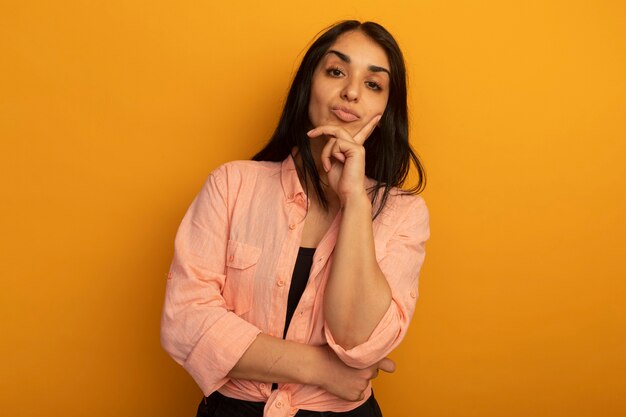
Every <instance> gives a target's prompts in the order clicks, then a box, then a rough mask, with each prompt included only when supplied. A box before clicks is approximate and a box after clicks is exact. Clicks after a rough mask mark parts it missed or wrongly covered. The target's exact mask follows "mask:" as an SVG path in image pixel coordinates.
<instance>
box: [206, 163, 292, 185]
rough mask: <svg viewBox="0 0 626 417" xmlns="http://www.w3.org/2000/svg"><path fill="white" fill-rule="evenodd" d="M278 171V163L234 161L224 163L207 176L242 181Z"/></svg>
mask: <svg viewBox="0 0 626 417" xmlns="http://www.w3.org/2000/svg"><path fill="white" fill-rule="evenodd" d="M277 170H280V162H271V161H252V160H235V161H229V162H225V163H223V164H221V165H219V166H218V167H217V168H215V169H214V170H213V171H211V173H210V174H209V176H212V177H217V178H220V179H228V180H229V181H233V180H238V179H239V180H243V179H250V177H257V176H258V175H261V174H268V173H271V172H272V171H277Z"/></svg>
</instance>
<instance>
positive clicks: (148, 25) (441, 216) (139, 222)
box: [0, 0, 626, 417]
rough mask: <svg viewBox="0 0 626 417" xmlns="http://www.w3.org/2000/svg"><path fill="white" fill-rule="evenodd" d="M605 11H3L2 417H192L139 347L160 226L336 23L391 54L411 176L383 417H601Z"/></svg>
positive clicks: (605, 348)
mask: <svg viewBox="0 0 626 417" xmlns="http://www.w3.org/2000/svg"><path fill="white" fill-rule="evenodd" d="M625 4H626V3H624V2H622V1H618V0H615V1H608V0H606V1H594V2H590V1H581V0H576V1H547V2H546V1H536V0H532V1H524V2H521V1H520V2H502V1H496V0H488V1H480V2H476V1H473V2H470V1H461V0H453V1H446V2H441V1H415V2H408V1H407V2H406V3H401V2H396V3H392V4H387V5H383V4H382V2H379V1H366V0H355V1H352V0H348V1H344V2H335V1H325V0H324V1H316V2H309V3H302V4H301V3H300V2H293V1H286V0H284V1H275V2H273V3H271V4H265V3H264V2H257V1H239V2H211V1H208V2H195V1H187V0H184V1H180V2H163V1H158V0H153V1H136V0H135V1H119V0H113V1H106V2H104V1H93V2H87V1H76V0H66V1H62V2H58V1H54V2H53V1H32V0H29V1H17V0H5V1H3V2H2V4H1V5H0V53H1V55H0V56H1V58H0V71H1V76H0V122H1V123H0V138H1V141H2V142H1V144H2V146H1V149H2V151H1V153H0V170H1V181H2V184H0V185H1V187H2V188H1V189H2V199H1V206H0V207H1V210H2V212H1V216H0V222H1V224H0V230H1V234H2V247H0V253H1V256H2V265H4V267H3V268H4V273H3V274H2V275H3V277H2V280H1V282H2V284H1V285H0V297H1V298H0V320H1V324H2V343H1V344H0V358H2V359H1V361H2V363H1V366H0V372H1V374H0V409H1V410H2V414H3V415H5V416H35V415H41V414H42V413H44V414H45V415H51V416H68V417H69V416H85V415H89V416H139V415H151V416H192V415H195V410H196V406H197V404H198V402H199V400H200V398H201V393H200V391H199V389H198V388H197V387H196V386H195V384H194V382H193V381H192V379H191V377H189V376H188V375H187V374H186V373H185V371H184V370H183V369H182V368H181V367H179V366H178V365H176V364H175V363H174V361H173V360H171V359H170V358H169V357H168V356H167V355H166V354H165V353H164V352H163V351H162V350H161V347H160V344H159V320H160V314H161V306H162V302H163V297H164V289H165V280H166V273H167V269H168V266H169V262H170V259H171V256H172V249H173V239H174V234H175V232H176V228H177V226H178V223H179V222H180V220H181V218H182V216H183V214H184V212H185V210H186V208H187V206H188V205H189V203H190V202H191V200H192V198H193V196H194V195H195V194H196V192H197V191H198V190H199V188H200V186H201V184H202V182H203V181H204V179H205V178H206V175H207V174H208V173H209V172H210V171H211V170H212V169H213V168H215V167H216V166H218V165H219V164H221V163H222V162H225V161H228V160H233V159H245V158H249V157H250V156H251V155H252V154H253V153H254V152H255V151H256V150H258V149H259V148H260V147H261V146H262V144H263V143H264V142H265V140H266V139H267V138H268V136H269V135H270V133H271V132H272V130H273V127H274V125H275V123H276V121H277V118H278V115H279V112H280V109H281V105H282V102H283V99H284V96H285V93H286V91H287V88H288V85H289V83H290V80H291V76H292V74H293V71H294V69H295V68H296V66H297V64H298V62H299V59H300V58H301V55H302V52H303V51H304V50H305V47H306V45H307V44H308V42H309V41H310V40H311V38H313V37H314V35H315V34H316V33H317V32H318V31H319V30H321V29H322V28H323V27H325V26H327V25H328V24H330V23H333V22H335V21H337V20H340V19H344V18H353V17H355V18H358V19H364V20H367V19H370V20H376V21H379V22H381V23H382V24H384V25H385V26H387V27H388V29H389V30H390V31H391V32H392V33H394V35H395V36H396V37H397V39H398V41H399V43H400V45H401V47H402V48H403V50H404V52H405V54H406V59H407V63H408V67H409V71H410V88H411V90H410V92H411V96H410V106H411V114H412V141H413V143H414V145H415V146H416V148H417V149H418V151H419V153H420V154H421V156H422V157H423V159H424V161H425V163H426V167H427V169H428V174H429V183H428V187H427V191H426V192H425V194H424V196H425V198H426V201H427V203H428V205H429V208H430V210H431V216H432V217H431V221H432V223H431V227H432V239H431V241H430V242H429V245H428V256H427V258H426V264H425V267H424V269H423V272H422V275H421V284H420V299H419V301H418V308H417V311H416V316H415V320H414V322H413V325H412V328H411V330H410V333H409V335H408V336H407V339H406V340H405V342H404V343H403V345H401V347H400V348H399V349H398V350H397V351H396V352H394V354H393V356H392V357H393V358H394V359H395V360H396V361H397V363H398V371H397V372H396V374H394V375H383V376H381V377H379V378H378V379H377V380H376V381H375V390H376V393H377V397H378V398H379V401H380V402H381V404H382V408H383V411H384V412H385V415H386V416H387V417H401V416H406V417H409V416H410V417H414V416H425V417H437V416H442V417H470V416H481V417H488V416H494V417H496V416H498V417H499V416H505V415H506V416H509V417H515V416H520V417H522V416H523V417H528V416H533V417H537V416H546V417H557V416H564V417H565V416H567V417H576V416H581V417H582V416H594V417H599V416H624V415H626V387H625V385H626V378H625V375H626V312H625V310H626V309H625V307H624V305H625V303H624V299H625V296H626V284H625V278H626V263H625V260H624V255H625V254H626V221H625V220H624V216H625V215H626V192H625V190H626V163H625V157H626V144H625V140H626V123H625V120H624V116H625V114H626V112H625V110H626V104H625V103H626V81H625V79H626V77H625V74H626V30H625V29H624V21H626V6H625Z"/></svg>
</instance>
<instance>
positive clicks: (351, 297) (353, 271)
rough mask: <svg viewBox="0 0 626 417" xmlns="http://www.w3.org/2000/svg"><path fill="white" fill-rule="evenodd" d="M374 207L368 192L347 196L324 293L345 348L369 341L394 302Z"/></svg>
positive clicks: (329, 316)
mask: <svg viewBox="0 0 626 417" xmlns="http://www.w3.org/2000/svg"><path fill="white" fill-rule="evenodd" d="M371 209H372V207H371V203H370V201H369V199H368V197H367V194H366V193H365V192H363V193H359V194H355V195H354V196H352V197H351V198H349V199H346V201H345V204H344V206H343V208H342V210H343V213H342V220H341V225H340V227H339V234H338V238H337V243H336V245H335V251H334V256H333V263H332V267H331V271H330V277H329V280H328V284H327V287H326V291H325V294H324V314H325V318H326V322H327V323H328V326H329V330H330V331H331V333H332V334H333V337H334V338H335V340H336V342H337V343H338V344H340V345H341V346H342V347H343V348H344V349H350V348H352V347H354V346H356V345H359V344H361V343H363V342H365V341H367V339H368V338H369V336H370V335H371V334H372V332H373V330H374V329H375V328H376V325H377V324H378V323H379V322H380V320H381V318H382V317H383V316H384V314H385V312H386V311H387V309H388V308H389V304H390V303H391V289H390V288H389V284H388V283H387V280H386V278H385V276H384V275H383V273H382V271H381V270H380V268H379V266H378V263H377V261H376V253H375V250H374V236H373V231H372V219H371Z"/></svg>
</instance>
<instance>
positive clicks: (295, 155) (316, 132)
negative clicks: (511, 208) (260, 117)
mask: <svg viewBox="0 0 626 417" xmlns="http://www.w3.org/2000/svg"><path fill="white" fill-rule="evenodd" d="M411 163H413V164H414V165H415V166H416V169H417V173H418V182H417V184H416V185H415V186H414V187H413V188H411V189H409V190H402V189H401V188H400V187H401V186H402V185H403V182H404V180H405V178H406V176H407V173H408V170H409V167H410V164H411ZM423 186H424V172H423V169H422V166H421V165H420V163H419V160H418V158H417V156H416V155H415V154H414V153H413V151H412V150H411V147H410V145H409V141H408V115H407V104H406V72H405V67H404V62H403V58H402V54H401V52H400V49H399V48H398V45H397V44H396V42H395V40H394V39H393V37H392V36H391V35H390V34H389V33H388V32H387V31H386V30H385V29H384V28H383V27H382V26H380V25H378V24H376V23H372V22H365V23H360V22H357V21H345V22H341V23H339V24H337V25H335V26H333V27H331V28H330V29H328V30H327V31H326V32H324V33H323V34H322V35H321V36H320V37H319V38H318V39H317V40H316V41H315V42H314V43H313V44H312V45H311V47H310V48H309V50H308V51H307V53H306V55H305V56H304V58H303V60H302V63H301V65H300V68H299V69H298V72H297V73H296V76H295V78H294V81H293V84H292V86H291V89H290V91H289V95H288V97H287V101H286V103H285V108H284V109H283V113H282V116H281V118H280V121H279V124H278V127H277V128H276V131H275V132H274V135H273V136H272V138H271V140H270V142H269V143H268V144H267V146H266V147H265V148H264V149H262V150H261V151H260V152H259V153H258V154H257V155H255V156H254V158H253V160H252V161H235V162H230V163H227V164H224V165H222V166H220V167H219V168H217V169H216V170H215V171H213V172H212V173H211V174H210V175H209V177H208V179H207V181H206V183H205V185H204V187H203V188H202V190H201V191H200V193H199V194H198V196H197V197H196V198H195V200H194V201H193V203H192V205H191V207H190V208H189V210H188V212H187V214H186V215H185V217H184V219H183V221H182V224H181V226H180V228H179V230H178V233H177V236H176V242H175V253H174V260H173V261H172V265H171V269H170V273H169V275H168V281H167V288H166V299H165V305H164V310H163V317H162V323H161V343H162V345H163V347H164V349H165V350H166V351H167V352H168V353H169V354H170V355H171V356H172V357H173V358H174V360H176V361H177V362H178V363H179V364H181V365H182V366H183V367H184V368H185V369H186V370H187V371H188V372H189V373H190V374H191V376H192V377H193V378H194V379H195V381H196V382H197V383H198V385H199V386H200V388H201V389H202V391H203V393H204V395H205V396H206V397H204V398H203V400H202V402H201V404H200V406H199V408H198V415H199V416H200V415H202V416H229V417H232V416H276V417H278V416H293V415H298V416H322V415H324V416H327V415H345V416H347V415H350V416H380V415H381V413H380V409H379V407H378V405H377V403H376V400H375V399H374V397H373V395H372V391H371V383H370V381H371V379H373V378H375V377H376V375H377V374H378V371H379V370H383V371H387V372H392V371H393V370H394V367H395V365H394V363H393V362H392V361H391V360H389V359H387V358H386V356H387V355H388V354H389V353H390V352H391V351H392V350H393V349H394V348H395V347H396V346H397V345H398V344H399V343H400V341H401V340H402V338H403V337H404V335H405V333H406V331H407V327H408V324H409V321H410V319H411V317H412V315H413V311H414V308H415V302H416V298H417V282H418V274H419V270H420V267H421V265H422V263H423V260H424V245H425V242H426V240H427V239H428V237H429V227H428V211H427V209H426V206H425V204H424V201H423V199H422V198H421V197H419V196H417V195H416V194H417V193H418V192H419V191H421V190H422V189H423Z"/></svg>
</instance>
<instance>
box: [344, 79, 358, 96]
mask: <svg viewBox="0 0 626 417" xmlns="http://www.w3.org/2000/svg"><path fill="white" fill-rule="evenodd" d="M359 94H360V93H359V84H358V81H356V80H354V79H350V78H347V79H346V85H345V86H344V88H343V90H342V91H341V98H343V99H344V100H346V101H352V102H358V101H359Z"/></svg>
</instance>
